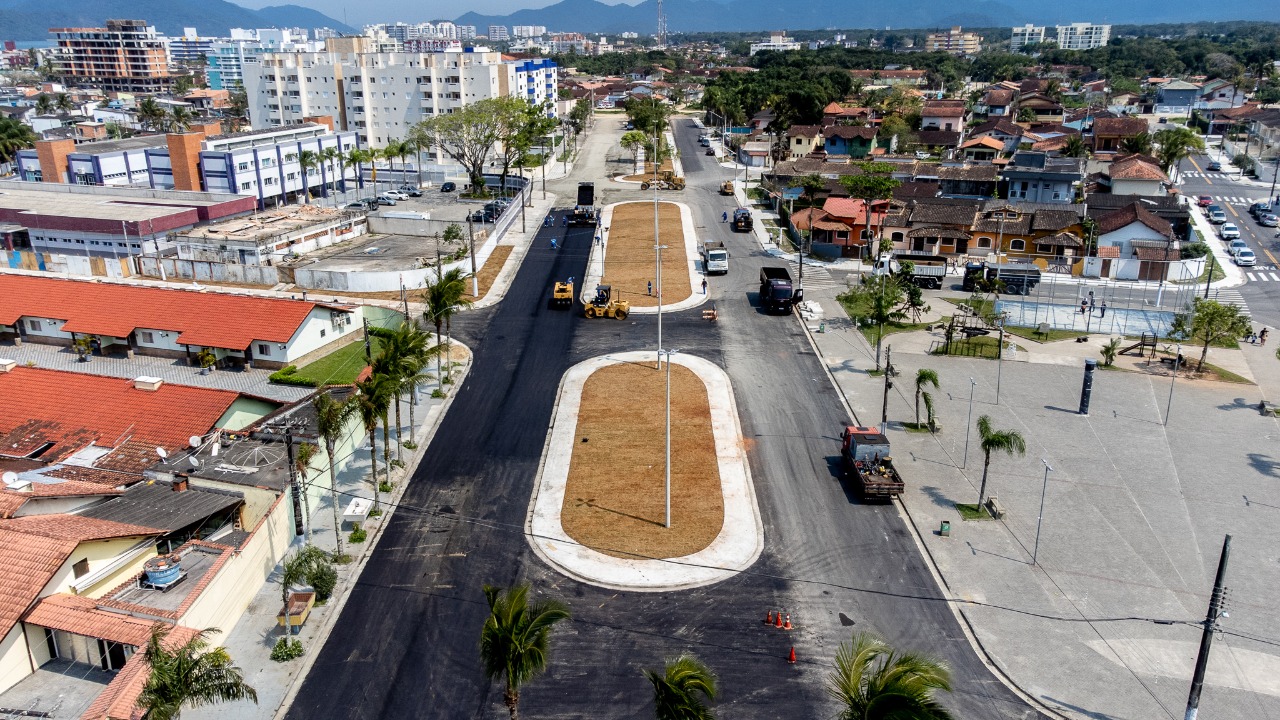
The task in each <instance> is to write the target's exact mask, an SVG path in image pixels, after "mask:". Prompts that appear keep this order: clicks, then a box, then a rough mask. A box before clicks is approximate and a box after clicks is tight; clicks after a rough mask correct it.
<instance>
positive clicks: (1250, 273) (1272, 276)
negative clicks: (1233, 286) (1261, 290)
mask: <svg viewBox="0 0 1280 720" xmlns="http://www.w3.org/2000/svg"><path fill="white" fill-rule="evenodd" d="M1244 276H1245V277H1246V278H1248V279H1249V282H1280V270H1277V269H1276V268H1275V267H1262V268H1257V269H1254V270H1245V271H1244Z"/></svg>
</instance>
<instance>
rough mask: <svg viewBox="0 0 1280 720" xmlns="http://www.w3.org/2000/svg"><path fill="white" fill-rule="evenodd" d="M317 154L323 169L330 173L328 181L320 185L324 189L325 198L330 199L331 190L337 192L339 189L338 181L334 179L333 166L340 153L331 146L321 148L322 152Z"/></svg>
mask: <svg viewBox="0 0 1280 720" xmlns="http://www.w3.org/2000/svg"><path fill="white" fill-rule="evenodd" d="M316 154H317V155H319V156H320V164H321V167H322V168H323V169H327V170H328V171H329V173H328V179H327V181H326V182H323V183H321V184H320V186H321V187H322V188H323V189H324V196H325V197H329V190H331V189H333V190H336V189H337V187H338V186H337V181H336V180H334V178H333V164H334V163H335V162H337V161H338V155H339V154H340V153H339V152H338V148H336V147H333V146H332V145H330V146H329V147H326V148H321V150H320V152H318V153H316Z"/></svg>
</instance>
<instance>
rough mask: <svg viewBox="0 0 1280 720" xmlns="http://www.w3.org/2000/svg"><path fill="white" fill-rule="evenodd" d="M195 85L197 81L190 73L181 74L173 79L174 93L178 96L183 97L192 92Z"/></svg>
mask: <svg viewBox="0 0 1280 720" xmlns="http://www.w3.org/2000/svg"><path fill="white" fill-rule="evenodd" d="M195 86H196V81H195V79H194V78H192V77H191V76H190V75H179V76H178V77H176V78H174V80H173V94H174V96H176V97H181V96H183V95H186V94H187V93H189V92H191V90H192V89H193V88H194V87H195Z"/></svg>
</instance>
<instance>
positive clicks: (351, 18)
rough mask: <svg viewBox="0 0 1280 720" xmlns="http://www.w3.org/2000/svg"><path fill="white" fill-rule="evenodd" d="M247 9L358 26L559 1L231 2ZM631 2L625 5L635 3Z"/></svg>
mask: <svg viewBox="0 0 1280 720" xmlns="http://www.w3.org/2000/svg"><path fill="white" fill-rule="evenodd" d="M231 1H232V2H234V3H236V4H238V5H243V6H244V7H248V8H254V9H257V8H260V7H264V6H267V5H285V4H292V5H301V6H303V7H309V8H311V9H313V10H318V11H320V12H322V13H324V14H325V15H328V16H329V17H331V18H333V19H335V20H342V19H343V13H344V11H345V13H346V20H347V24H348V25H351V26H354V27H360V26H361V25H368V24H372V23H379V22H406V23H414V22H428V21H432V20H452V19H454V18H456V17H458V16H460V15H462V14H464V13H467V12H472V11H474V12H478V13H481V14H483V15H506V14H508V13H512V12H515V11H516V10H523V9H525V8H540V7H546V6H548V5H553V4H555V3H556V2H558V1H559V0H467V2H464V3H458V2H449V1H448V0H363V1H361V2H357V1H356V0H231ZM601 2H603V3H604V4H606V5H619V4H622V2H621V0H601ZM639 2H640V0H631V1H630V2H627V3H626V4H628V5H635V4H638V3H639Z"/></svg>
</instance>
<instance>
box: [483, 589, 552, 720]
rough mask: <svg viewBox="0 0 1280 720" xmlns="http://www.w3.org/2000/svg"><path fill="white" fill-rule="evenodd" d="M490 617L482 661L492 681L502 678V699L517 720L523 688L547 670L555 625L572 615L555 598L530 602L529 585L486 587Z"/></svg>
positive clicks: (487, 623)
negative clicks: (503, 689) (503, 681)
mask: <svg viewBox="0 0 1280 720" xmlns="http://www.w3.org/2000/svg"><path fill="white" fill-rule="evenodd" d="M484 597H485V599H486V600H487V601H488V603H489V617H488V618H487V619H485V621H484V627H483V628H481V630H480V662H481V663H482V664H483V665H484V674H485V676H486V677H488V678H489V679H490V680H496V679H499V678H501V679H503V680H505V682H506V690H505V691H504V692H503V693H502V699H503V702H504V703H505V704H506V706H507V709H508V710H509V711H510V712H511V720H517V718H518V712H519V706H520V687H521V686H522V685H525V684H527V683H529V682H530V681H531V680H533V678H535V677H537V676H538V675H540V674H541V673H542V672H544V671H545V670H546V669H547V657H548V650H549V645H550V642H549V639H550V635H551V630H552V628H554V627H555V625H556V623H558V622H560V621H561V620H566V619H568V618H569V609H568V608H567V607H565V605H564V604H563V603H560V602H557V601H555V600H544V601H541V602H533V603H531V602H529V586H528V585H527V584H522V585H517V586H515V587H513V588H511V589H509V590H506V591H504V590H502V589H501V588H497V587H494V586H492V585H485V586H484Z"/></svg>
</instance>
